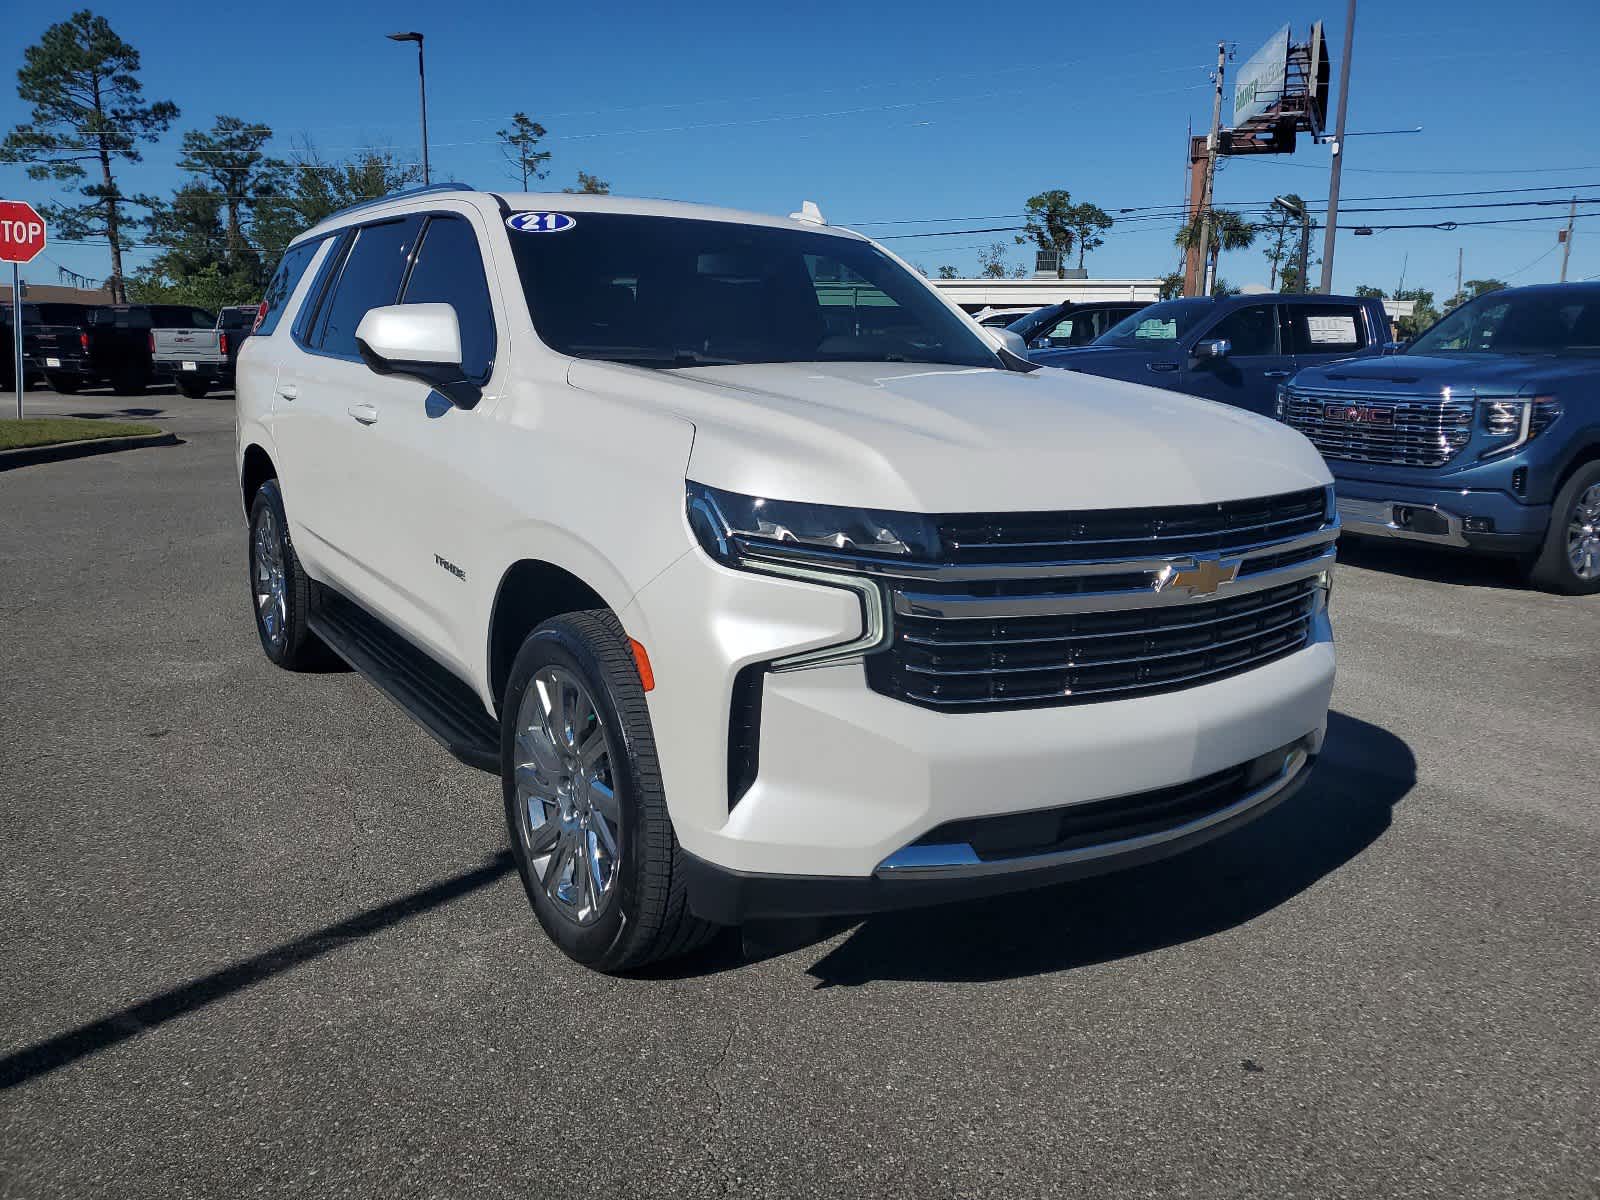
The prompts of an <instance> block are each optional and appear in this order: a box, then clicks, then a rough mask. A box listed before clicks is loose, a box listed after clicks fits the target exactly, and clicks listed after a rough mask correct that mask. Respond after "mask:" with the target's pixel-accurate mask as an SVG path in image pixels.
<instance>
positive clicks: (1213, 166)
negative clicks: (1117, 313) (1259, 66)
mask: <svg viewBox="0 0 1600 1200" xmlns="http://www.w3.org/2000/svg"><path fill="white" fill-rule="evenodd" d="M1354 2H1355V0H1351V3H1354ZM1227 69H1228V44H1227V43H1226V42H1218V43H1217V88H1216V92H1215V93H1214V94H1213V95H1212V97H1211V136H1210V137H1208V138H1207V139H1206V181H1205V186H1204V187H1203V188H1202V189H1201V192H1200V294H1201V295H1202V296H1209V295H1211V288H1212V279H1211V196H1212V188H1213V186H1214V185H1215V183H1216V178H1217V139H1218V136H1219V134H1220V133H1221V131H1222V80H1223V76H1224V74H1225V73H1226V72H1227Z"/></svg>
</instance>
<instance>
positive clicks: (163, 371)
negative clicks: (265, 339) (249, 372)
mask: <svg viewBox="0 0 1600 1200" xmlns="http://www.w3.org/2000/svg"><path fill="white" fill-rule="evenodd" d="M257 311H258V306H256V305H254V304H242V305H234V306H231V307H229V308H225V309H223V310H222V311H221V312H220V313H218V314H217V319H216V324H215V325H214V326H212V327H209V328H205V329H153V330H152V331H151V333H150V356H151V363H152V367H153V369H154V371H155V375H156V378H158V379H170V380H172V381H173V382H174V383H176V384H177V385H178V390H179V391H180V392H182V393H183V394H184V395H185V396H189V397H191V398H193V399H199V398H200V397H201V396H204V395H205V394H206V393H207V392H208V391H210V390H211V389H212V388H217V387H221V388H232V387H233V378H234V368H235V366H236V364H237V363H238V359H239V347H240V346H242V345H244V342H245V339H246V338H248V337H249V336H250V332H251V329H252V328H253V326H254V325H255V320H256V313H257Z"/></svg>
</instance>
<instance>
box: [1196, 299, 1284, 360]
mask: <svg viewBox="0 0 1600 1200" xmlns="http://www.w3.org/2000/svg"><path fill="white" fill-rule="evenodd" d="M1205 336H1206V337H1208V338H1226V339H1227V340H1228V341H1229V342H1231V343H1232V345H1233V349H1232V353H1233V354H1234V355H1236V356H1237V355H1247V354H1276V353H1277V352H1278V310H1277V306H1276V305H1272V304H1249V305H1246V306H1245V307H1244V308H1236V309H1234V310H1233V311H1232V312H1231V313H1229V314H1228V315H1227V316H1225V317H1223V318H1222V320H1220V321H1218V322H1217V323H1216V324H1215V325H1213V326H1212V327H1211V329H1210V331H1209V332H1207V333H1206V335H1205Z"/></svg>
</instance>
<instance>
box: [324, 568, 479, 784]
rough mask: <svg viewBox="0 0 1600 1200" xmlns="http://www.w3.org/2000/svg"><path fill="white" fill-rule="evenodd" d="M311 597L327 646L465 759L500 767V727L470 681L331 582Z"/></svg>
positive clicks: (451, 750)
mask: <svg viewBox="0 0 1600 1200" xmlns="http://www.w3.org/2000/svg"><path fill="white" fill-rule="evenodd" d="M312 597H313V599H312V602H311V613H310V621H309V622H308V624H309V625H310V627H311V632H312V633H314V634H316V635H317V636H318V637H319V638H321V639H322V640H323V641H324V642H325V643H327V645H328V648H329V649H331V650H332V651H333V652H334V653H335V654H337V655H338V656H339V657H340V658H342V659H344V661H345V662H347V663H349V664H350V665H351V666H352V667H353V668H355V669H356V670H357V671H359V672H360V673H361V674H362V675H364V676H366V678H367V680H368V682H370V683H371V684H372V685H373V686H374V687H376V688H377V689H378V690H379V691H380V692H382V693H383V694H384V695H385V696H387V697H389V699H390V700H392V701H394V702H395V704H397V705H399V707H400V710H401V711H402V712H404V713H406V714H407V715H408V716H410V717H411V719H412V720H414V721H416V722H417V724H419V725H421V726H422V727H423V728H424V729H426V730H427V731H428V733H429V734H430V735H431V736H432V737H433V739H434V740H435V741H437V742H438V743H439V744H440V745H441V746H443V747H444V748H445V749H446V750H448V751H450V753H451V754H453V755H455V756H456V757H457V758H459V759H460V760H461V761H462V762H464V763H466V764H467V765H468V766H469V767H477V768H478V769H479V770H480V771H488V772H489V773H490V774H493V775H498V774H499V773H500V727H499V725H498V724H497V723H496V722H495V720H494V719H493V718H492V717H490V716H489V714H488V713H486V712H485V711H484V710H483V704H482V703H481V702H480V701H479V700H478V697H477V694H476V693H474V692H473V690H472V689H471V688H470V687H468V686H467V685H466V684H465V683H463V682H462V681H461V680H460V679H458V678H456V676H455V675H454V674H452V673H451V672H450V671H448V670H446V669H445V668H444V667H442V666H440V665H439V664H438V663H437V662H435V661H434V660H433V659H432V658H430V657H428V655H426V654H425V653H423V652H422V651H421V650H419V649H417V647H415V646H413V645H412V644H411V643H410V642H409V641H407V640H406V639H405V638H403V637H401V636H400V635H399V634H398V633H395V632H394V630H392V629H390V628H389V627H388V626H387V625H385V624H384V623H383V622H382V621H380V620H379V619H378V618H377V617H374V616H373V615H372V614H371V613H369V612H367V611H366V610H365V609H363V608H361V607H360V606H359V605H357V604H355V603H354V602H353V601H350V600H347V599H346V598H345V597H343V596H341V595H340V594H339V593H338V592H336V591H334V590H333V589H332V588H329V587H325V586H322V585H319V584H312Z"/></svg>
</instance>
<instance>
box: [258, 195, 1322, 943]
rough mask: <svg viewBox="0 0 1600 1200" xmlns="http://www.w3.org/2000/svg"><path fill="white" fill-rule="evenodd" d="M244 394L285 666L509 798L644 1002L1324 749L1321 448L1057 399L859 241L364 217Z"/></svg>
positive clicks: (1224, 795)
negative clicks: (383, 704)
mask: <svg viewBox="0 0 1600 1200" xmlns="http://www.w3.org/2000/svg"><path fill="white" fill-rule="evenodd" d="M238 384H239V386H238V400H237V406H238V443H237V445H238V458H237V465H238V479H239V486H240V499H241V501H242V504H243V507H244V511H245V512H246V513H247V514H248V521H249V540H248V545H249V560H248V561H249V574H248V579H247V581H241V582H242V583H246V584H247V586H248V588H249V595H250V598H251V604H252V608H253V610H254V613H255V626H256V633H257V635H258V637H259V639H260V643H261V647H262V649H263V651H264V652H265V654H266V655H267V657H268V658H269V659H270V660H271V661H272V662H274V663H277V664H279V665H280V666H282V667H285V668H288V669H303V668H309V667H312V666H314V665H315V664H316V663H317V662H318V661H320V659H321V657H322V655H323V654H324V652H325V651H326V650H329V649H331V650H332V651H333V652H335V653H337V654H338V655H340V656H341V657H343V658H344V659H345V660H346V661H347V662H349V663H350V664H352V665H353V666H355V667H356V668H357V669H359V670H360V671H361V672H363V673H364V674H365V675H367V677H368V678H369V679H370V680H371V681H372V682H373V683H374V684H375V685H376V686H377V687H378V688H380V689H381V690H382V691H383V692H384V693H386V694H387V695H388V696H389V697H390V698H391V699H392V700H394V701H395V702H396V703H398V704H399V705H400V706H401V707H402V708H403V709H405V711H407V712H408V713H410V714H411V715H412V716H413V717H414V718H415V719H416V720H418V721H419V722H420V723H421V724H422V725H423V726H424V727H425V728H426V729H428V730H429V731H430V732H431V733H432V734H433V735H434V736H435V737H436V738H437V739H438V740H439V741H440V742H441V743H443V744H444V745H445V746H446V747H447V748H448V749H449V750H450V751H451V752H453V753H454V754H456V755H457V756H458V757H459V758H461V759H462V760H463V761H465V762H467V763H470V764H472V765H473V766H476V767H480V768H482V769H484V770H487V771H491V772H494V773H495V774H497V775H498V776H499V779H500V784H501V791H502V795H503V799H504V803H505V814H506V824H507V833H508V837H509V840H510V843H511V847H512V851H513V855H514V857H515V860H516V863H517V867H518V869H519V871H520V873H521V875H522V881H523V885H524V887H525V889H526V891H527V895H528V898H529V900H530V902H531V904H532V907H533V911H534V914H535V915H536V916H537V918H538V920H539V922H540V923H541V924H542V925H543V927H544V929H545V931H546V932H547V933H548V934H549V936H550V937H551V938H552V939H553V940H554V941H555V942H556V943H557V944H558V945H559V946H560V947H561V949H562V950H564V951H565V952H566V953H567V954H569V955H570V956H571V957H573V958H574V959H576V960H577V961H579V962H582V963H586V964H589V965H591V966H593V967H595V968H597V969H600V970H606V971H616V970H622V969H625V968H629V967H633V966H637V965H639V964H641V963H644V962H648V961H650V960H652V959H659V958H662V957H665V956H668V955H675V954H681V953H683V952H685V951H686V950H688V949H691V948H692V947H694V946H696V945H699V944H700V943H701V942H703V941H704V940H705V939H706V938H707V937H708V936H709V935H710V933H711V932H712V930H713V929H714V928H715V927H716V926H717V925H725V924H737V923H739V922H740V921H742V920H744V919H745V918H748V917H759V916H782V915H800V914H806V915H821V914H835V913H865V912H871V911H875V910H878V909H883V908H891V907H895V906H900V905H909V904H926V903H933V902H937V901H946V900H952V899H956V898H960V897H965V896H975V895H981V894H985V893H989V892H997V891H1006V890H1011V889H1018V888H1027V887H1034V886H1038V885H1041V884H1044V883H1048V882H1050V881H1053V880H1058V879H1065V878H1071V877H1074V876H1081V875H1085V874H1094V873H1098V872H1103V871H1109V870H1115V869H1118V868H1121V867H1127V866H1131V865H1133V864H1136V863H1141V862H1146V861H1149V860H1150V859H1153V858H1157V857H1160V856H1162V855H1167V854H1172V853H1175V852H1177V851H1179V850H1182V849H1184V848H1185V847H1188V846H1192V845H1195V844H1196V843H1198V842H1201V841H1204V840H1206V839H1208V838H1212V837H1216V836H1218V835H1219V834H1221V833H1223V832H1225V831H1227V830H1229V829H1232V828H1234V827H1236V826H1238V825H1240V824H1242V823H1244V822H1247V821H1250V820H1252V819H1253V818H1255V817H1256V816H1258V815H1259V814H1260V813H1262V812H1264V811H1266V810H1267V809H1269V808H1270V807H1272V806H1273V805H1275V804H1277V803H1279V802H1280V801H1282V800H1283V799H1284V798H1285V797H1286V796H1288V795H1289V794H1290V793H1292V792H1293V791H1294V790H1295V788H1297V787H1298V786H1299V785H1300V784H1301V783H1302V782H1303V781H1304V779H1305V778H1306V774H1307V771H1308V769H1309V768H1310V766H1311V763H1312V761H1313V760H1314V759H1315V758H1316V756H1317V753H1318V751H1319V749H1320V748H1321V745H1322V740H1323V735H1324V730H1325V727H1326V720H1327V711H1328V698H1329V693H1330V691H1331V689H1332V686H1333V672H1334V654H1333V642H1332V634H1331V632H1330V627H1329V622H1328V614H1327V610H1326V603H1327V597H1328V592H1329V587H1330V581H1331V572H1332V569H1333V562H1334V539H1335V538H1336V536H1337V532H1338V519H1337V516H1336V514H1335V511H1334V505H1333V498H1332V489H1331V483H1332V480H1331V478H1330V476H1329V474H1328V469H1327V467H1326V466H1325V465H1324V463H1323V461H1322V459H1321V457H1319V456H1318V454H1317V452H1316V450H1315V449H1313V447H1312V446H1311V444H1310V443H1309V442H1308V441H1307V440H1306V439H1305V438H1304V437H1303V436H1301V435H1300V434H1299V433H1296V432H1295V431H1294V430H1292V429H1289V428H1287V427H1285V426H1284V425H1282V424H1280V423H1278V422H1275V421H1272V420H1269V419H1266V418H1262V417H1257V416H1253V415H1251V414H1249V413H1244V412H1237V411H1230V410H1227V409H1223V408H1219V407H1218V406H1217V405H1214V404H1206V403H1203V402H1200V401H1197V400H1194V399H1191V398H1190V397H1187V396H1180V395H1176V394H1173V393H1170V392H1159V391H1152V390H1149V389H1142V388H1135V387H1132V386H1131V385H1129V384H1125V383H1118V382H1114V381H1111V380H1104V379H1095V378H1092V377H1090V376H1087V375H1072V374H1068V373H1066V372H1064V371H1042V370H1038V369H1035V368H1034V367H1033V366H1032V364H1030V363H1028V362H1027V361H1026V360H1025V359H1022V358H1020V357H1018V356H1016V355H1015V354H1013V353H1011V352H1010V351H1008V350H1006V349H1003V348H1001V347H1000V346H999V345H997V344H996V343H995V342H992V341H990V340H988V335H986V334H985V333H984V332H982V331H980V330H979V329H978V328H977V327H976V326H975V325H974V324H973V323H972V322H971V321H970V320H968V319H967V318H966V317H965V316H964V315H963V314H962V312H961V311H960V310H959V309H958V308H956V307H955V306H954V305H953V304H951V303H950V302H949V301H948V300H946V299H945V298H943V297H942V296H941V295H940V294H939V293H938V292H937V291H935V290H934V288H933V287H932V286H931V285H930V284H928V283H927V282H926V281H925V280H923V279H922V278H921V276H919V275H918V274H917V273H916V272H915V271H914V270H912V269H910V268H909V267H908V266H907V265H906V264H905V263H903V262H902V261H901V260H899V259H898V258H896V257H895V256H894V255H893V254H891V253H889V252H888V251H886V250H884V249H882V248H881V247H880V246H878V245H877V244H875V243H874V242H872V241H870V240H868V239H867V238H865V237H861V236H859V235H857V234H853V233H850V232H847V231H844V230H838V229H833V228H830V227H828V226H827V225H826V224H824V223H823V222H822V219H821V215H820V213H818V212H817V210H816V207H815V205H812V204H809V203H808V204H806V205H805V206H804V207H803V209H802V212H801V214H798V215H797V216H796V217H791V218H780V217H771V216H762V215H758V214H754V213H741V212H733V211H729V210H726V209H718V208H707V207H701V206H697V205H688V204H676V203H670V202H665V201H655V200H629V199H624V198H621V197H616V196H590V195H568V194H559V195H530V194H519V195H495V194H491V193H486V192H476V191H470V190H465V189H460V188H452V187H449V186H446V187H443V188H440V187H434V188H426V189H422V190H419V191H416V192H412V193H407V194H401V195H399V196H395V197H392V198H390V199H388V200H384V201H380V202H377V203H373V204H370V205H366V206H362V207H360V208H357V209H354V210H350V211H346V212H344V213H340V214H336V215H335V216H333V217H331V218H329V219H328V220H326V221H324V222H323V223H322V224H320V225H318V226H316V227H315V228H313V229H312V230H310V231H309V232H308V233H306V234H304V235H302V237H301V238H300V239H299V240H297V241H296V242H294V243H293V244H292V245H291V246H290V247H289V249H288V251H287V253H286V255H285V257H284V261H283V263H282V265H281V266H280V267H279V269H278V271H277V274H276V275H275V276H274V278H273V280H272V282H271V283H270V285H269V287H268V291H267V296H266V300H265V306H264V311H263V313H262V317H261V321H260V323H259V325H258V326H257V330H256V335H255V336H254V337H252V338H251V339H250V340H249V341H248V342H246V343H245V345H244V348H243V350H242V351H241V353H240V356H239V380H238ZM274 691H276V689H274ZM272 702H274V701H272V700H271V699H270V698H269V696H268V694H267V693H265V692H264V693H263V694H262V696H261V703H262V704H263V705H266V704H268V703H272ZM270 726H271V722H270V721H263V723H262V724H261V728H262V729H264V730H265V729H269V728H270ZM362 752H363V748H362V747H360V746H354V747H351V748H350V750H349V751H348V753H349V754H350V755H353V756H359V755H360V754H361V753H362ZM1217 886H1219V887H1221V886H1226V883H1225V881H1220V880H1219V881H1218V883H1217Z"/></svg>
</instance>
